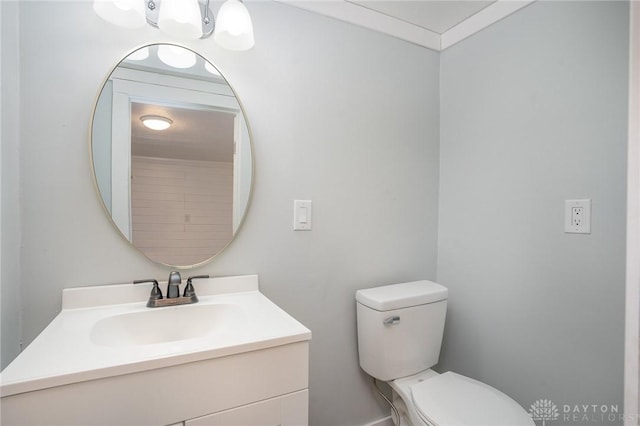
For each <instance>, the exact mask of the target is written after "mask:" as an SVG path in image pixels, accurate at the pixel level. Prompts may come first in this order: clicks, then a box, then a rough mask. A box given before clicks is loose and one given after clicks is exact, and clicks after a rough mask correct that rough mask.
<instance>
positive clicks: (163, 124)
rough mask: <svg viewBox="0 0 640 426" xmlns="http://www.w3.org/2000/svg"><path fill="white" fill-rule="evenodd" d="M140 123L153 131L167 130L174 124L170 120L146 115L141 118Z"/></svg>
mask: <svg viewBox="0 0 640 426" xmlns="http://www.w3.org/2000/svg"><path fill="white" fill-rule="evenodd" d="M140 121H142V124H144V125H145V127H147V128H149V129H151V130H166V129H168V128H169V127H170V126H171V125H172V124H173V120H171V119H170V118H167V117H162V116H159V115H144V116H142V117H140Z"/></svg>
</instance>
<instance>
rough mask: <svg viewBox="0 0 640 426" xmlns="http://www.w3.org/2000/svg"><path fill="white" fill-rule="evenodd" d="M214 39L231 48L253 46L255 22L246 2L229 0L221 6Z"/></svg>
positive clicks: (244, 48)
mask: <svg viewBox="0 0 640 426" xmlns="http://www.w3.org/2000/svg"><path fill="white" fill-rule="evenodd" d="M213 39H214V40H215V41H216V43H218V44H219V45H220V46H222V47H224V48H225V49H229V50H249V49H251V48H252V47H253V45H254V44H255V40H254V38H253V23H252V22H251V16H250V15H249V11H248V10H247V8H246V7H245V5H244V4H242V3H240V2H239V1H238V0H227V1H226V2H225V3H224V4H223V5H222V6H221V7H220V11H218V18H217V19H216V28H215V30H214V31H213Z"/></svg>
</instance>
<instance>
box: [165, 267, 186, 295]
mask: <svg viewBox="0 0 640 426" xmlns="http://www.w3.org/2000/svg"><path fill="white" fill-rule="evenodd" d="M180 284H182V278H181V277H180V272H178V271H171V273H170V274H169V279H168V280H167V299H174V298H176V297H180Z"/></svg>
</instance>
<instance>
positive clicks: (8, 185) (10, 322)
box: [0, 2, 22, 368]
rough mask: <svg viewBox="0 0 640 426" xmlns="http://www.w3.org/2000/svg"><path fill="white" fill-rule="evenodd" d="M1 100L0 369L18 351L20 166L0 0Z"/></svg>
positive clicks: (12, 49) (13, 14)
mask: <svg viewBox="0 0 640 426" xmlns="http://www.w3.org/2000/svg"><path fill="white" fill-rule="evenodd" d="M0 11H1V17H0V19H1V21H0V31H1V33H0V40H1V45H0V52H2V58H1V59H0V67H1V74H0V75H1V76H2V78H1V80H0V99H1V102H2V106H1V108H2V114H1V115H0V118H1V119H2V124H1V129H2V132H1V136H0V137H1V138H2V146H1V148H2V152H1V156H0V157H1V159H2V166H1V169H2V178H1V180H2V188H1V192H2V201H1V203H0V206H1V207H0V215H1V216H0V217H1V219H2V223H1V224H0V225H1V227H2V229H1V231H0V232H1V234H2V238H0V241H1V243H2V247H1V253H2V259H1V260H0V265H1V270H0V304H1V307H0V338H1V341H0V368H4V367H5V366H6V365H7V364H9V362H10V361H11V360H12V359H13V358H14V357H15V356H16V355H17V354H18V352H19V350H20V339H21V338H22V336H21V331H22V329H21V315H20V309H21V305H20V297H21V294H20V235H21V225H20V187H19V181H20V167H19V161H18V157H19V156H18V151H19V145H20V144H19V135H20V129H19V119H20V91H19V76H20V75H19V66H18V63H19V48H18V44H19V42H18V16H19V11H18V7H17V4H16V3H13V2H0Z"/></svg>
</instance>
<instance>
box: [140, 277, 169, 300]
mask: <svg viewBox="0 0 640 426" xmlns="http://www.w3.org/2000/svg"><path fill="white" fill-rule="evenodd" d="M133 283H134V284H142V283H153V288H152V289H151V294H149V302H151V301H152V300H158V299H162V291H161V290H160V286H159V285H158V281H157V280H154V279H148V280H135V281H134V282H133Z"/></svg>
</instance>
